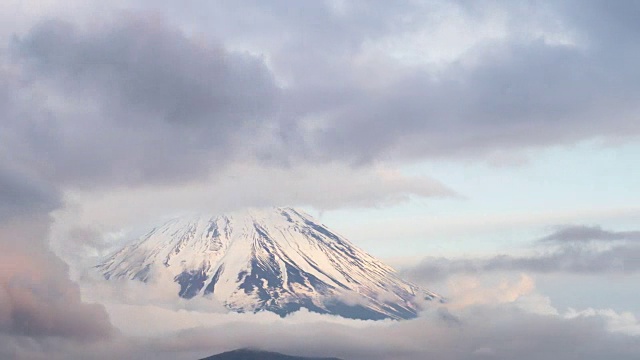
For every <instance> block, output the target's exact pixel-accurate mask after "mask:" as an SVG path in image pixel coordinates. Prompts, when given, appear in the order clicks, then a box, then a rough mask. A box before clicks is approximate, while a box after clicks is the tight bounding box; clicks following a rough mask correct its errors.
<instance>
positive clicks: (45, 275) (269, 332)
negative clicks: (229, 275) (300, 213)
mask: <svg viewBox="0 0 640 360" xmlns="http://www.w3.org/2000/svg"><path fill="white" fill-rule="evenodd" d="M639 15H640V4H638V3H637V2H634V1H616V2H606V1H595V0H594V1H592V0H587V1H584V0H583V1H572V0H562V1H553V2H547V3H543V2H531V1H517V0H516V1H499V0H495V1H490V0H487V1H483V2H471V1H436V0H428V1H427V0H425V1H393V2H390V1H374V0H370V1H346V0H327V1H320V0H317V1H305V2H299V1H284V0H282V1H280V0H269V1H250V0H246V1H222V0H220V1H203V0H201V1H199V0H187V1H180V2H177V1H166V0H155V1H150V0H129V1H125V0H114V1H110V2H102V1H93V0H88V1H87V0H83V1H79V0H67V1H61V0H46V1H42V0H38V1H34V0H27V1H17V0H8V1H6V2H5V6H3V8H2V10H0V113H2V114H3V116H2V118H0V358H7V359H107V358H113V357H114V356H116V355H117V357H120V358H131V359H146V358H158V359H196V358H198V357H201V356H205V355H210V354H213V353H216V352H219V351H222V350H229V349H233V348H236V347H244V346H257V347H262V348H266V349H268V350H277V351H284V352H289V353H294V354H306V355H322V356H339V357H342V358H344V359H354V360H357V359H423V358H429V357H433V358H442V359H512V358H514V357H516V356H517V357H518V358H522V359H542V358H554V359H559V360H564V359H605V358H606V359H609V358H615V359H637V358H638V355H639V354H640V337H639V336H640V323H639V322H638V319H639V318H640V305H639V304H638V301H637V292H638V285H637V284H638V281H639V280H640V274H639V273H640V262H639V261H638V259H640V246H639V244H640V226H639V225H638V224H639V223H640V206H639V205H638V204H639V203H640V201H639V200H640V195H639V192H638V191H637V187H638V185H637V184H639V183H640V171H636V167H637V162H638V161H637V159H640V141H639V140H640V121H639V119H638V115H637V114H638V113H639V112H638V107H639V105H638V104H639V102H638V98H640V85H639V84H640V81H639V80H640V70H639V69H638V67H637V64H638V61H639V60H640V45H638V42H637V39H638V36H640V25H638V22H637V18H638V16H639ZM265 206H294V207H300V208H302V209H305V210H306V211H308V212H309V213H311V214H313V215H314V216H316V217H317V218H319V219H320V220H321V221H322V222H323V223H325V224H326V225H327V226H329V227H330V228H331V229H334V230H336V231H337V232H339V233H340V234H342V235H344V236H345V237H347V238H348V239H350V240H351V241H352V242H353V243H355V244H356V245H357V246H359V247H361V248H363V249H365V250H367V251H368V252H370V253H371V254H373V255H374V256H376V257H378V258H380V259H382V260H384V261H386V262H388V263H389V264H391V265H393V266H394V267H395V268H396V269H398V271H399V272H400V273H401V274H402V275H403V276H405V277H406V278H408V279H410V280H411V281H414V282H415V283H417V284H420V285H423V286H425V287H427V288H429V289H432V290H434V291H437V292H439V293H441V294H443V295H444V296H446V297H447V298H448V299H450V301H449V303H447V304H445V305H441V306H433V307H431V308H428V309H426V310H425V311H424V313H423V314H421V316H420V317H419V318H418V319H416V320H411V321H406V322H378V323H372V322H362V321H352V320H344V319H338V318H333V317H331V316H321V315H317V314H310V313H306V312H302V313H300V314H296V315H294V316H292V317H288V318H286V319H284V320H282V319H279V318H278V317H276V316H275V315H274V316H270V314H259V315H251V314H249V315H247V314H221V313H219V312H215V311H210V309H207V307H206V304H201V303H198V302H183V301H178V302H176V301H172V300H171V299H172V297H171V296H172V294H169V293H166V292H163V291H157V292H154V291H149V290H148V289H145V288H143V287H141V285H139V284H128V285H127V286H126V287H123V288H119V289H116V290H114V289H113V288H110V287H107V286H105V285H104V284H101V283H99V282H97V281H95V279H93V278H91V277H90V276H88V273H89V272H90V269H91V267H92V266H93V265H95V264H96V263H97V262H98V261H99V259H100V258H101V257H103V256H105V255H107V254H108V253H109V252H111V251H113V250H114V249H115V248H117V247H118V246H119V245H121V244H122V243H124V242H126V241H130V240H131V239H133V238H135V236H137V235H139V234H141V233H143V232H144V231H145V230H148V229H149V228H150V227H153V226H155V225H157V224H158V223H159V222H162V221H164V220H166V219H167V218H170V217H173V216H177V215H180V214H183V213H186V212H212V213H224V212H227V211H234V210H238V209H241V208H245V207H265ZM131 319H136V320H137V321H131Z"/></svg>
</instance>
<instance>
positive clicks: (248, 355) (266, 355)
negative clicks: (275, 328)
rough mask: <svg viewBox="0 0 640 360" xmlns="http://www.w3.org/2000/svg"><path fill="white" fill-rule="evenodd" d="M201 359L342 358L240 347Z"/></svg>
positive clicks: (301, 359)
mask: <svg viewBox="0 0 640 360" xmlns="http://www.w3.org/2000/svg"><path fill="white" fill-rule="evenodd" d="M201 360H340V359H338V358H310V357H300V356H289V355H284V354H280V353H276V352H268V351H259V350H251V349H239V350H233V351H228V352H224V353H221V354H218V355H213V356H209V357H207V358H204V359H201Z"/></svg>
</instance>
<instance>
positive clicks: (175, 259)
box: [97, 208, 440, 320]
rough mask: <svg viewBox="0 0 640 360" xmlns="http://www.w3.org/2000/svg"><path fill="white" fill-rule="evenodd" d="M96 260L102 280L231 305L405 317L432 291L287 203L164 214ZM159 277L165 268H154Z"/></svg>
mask: <svg viewBox="0 0 640 360" xmlns="http://www.w3.org/2000/svg"><path fill="white" fill-rule="evenodd" d="M97 268H98V269H99V270H100V271H101V272H102V273H103V274H104V276H105V278H106V279H132V280H140V281H143V282H148V281H150V280H157V279H158V276H157V275H158V273H159V272H168V273H169V274H170V277H169V279H173V280H174V281H175V282H177V283H178V284H179V285H180V291H179V294H178V295H179V296H181V297H183V298H187V299H189V298H193V297H195V296H210V297H214V298H216V299H217V300H219V301H221V302H222V303H223V304H224V305H225V306H226V307H227V308H229V309H230V310H233V311H237V312H257V311H265V310H266V311H272V312H275V313H277V314H279V315H281V316H285V315H287V314H289V313H291V312H294V311H297V310H299V309H300V308H303V307H304V308H307V309H308V310H310V311H314V312H319V313H330V314H335V315H340V316H343V317H348V318H357V319H376V320H377V319H385V318H392V319H407V318H412V317H415V316H416V315H417V311H418V310H419V304H420V303H422V300H424V299H426V300H433V299H436V300H440V297H439V296H438V295H436V294H434V293H432V292H430V291H427V290H424V289H420V288H418V287H417V286H415V285H413V284H411V283H408V282H406V281H404V280H402V279H400V278H399V277H398V275H397V274H396V273H395V271H394V270H393V269H392V268H390V267H388V266H386V265H384V264H383V263H381V262H380V261H378V260H377V259H375V258H374V257H372V256H371V255H369V254H367V253H366V252H364V251H362V250H360V249H359V248H357V247H355V246H354V245H353V244H351V243H350V242H349V241H348V240H346V239H345V238H343V237H341V236H339V235H337V234H335V233H333V232H332V231H331V230H329V229H328V228H327V227H326V226H324V225H322V224H320V223H319V222H318V221H317V220H315V219H313V218H312V217H311V216H310V215H308V214H306V213H304V212H302V211H299V210H295V209H292V208H273V209H268V210H248V211H245V212H239V213H234V214H230V215H223V216H199V217H193V218H180V219H175V220H172V221H169V222H168V223H166V224H164V225H163V226H161V227H158V228H155V229H153V230H152V231H150V232H149V233H148V234H146V235H145V236H143V237H142V238H140V239H139V240H138V241H137V242H135V243H133V244H131V245H128V246H126V247H124V248H123V249H121V250H120V251H118V252H116V253H115V254H113V255H112V256H110V257H109V258H108V259H106V260H105V261H104V262H103V263H101V264H100V265H98V266H97ZM162 278H165V277H162Z"/></svg>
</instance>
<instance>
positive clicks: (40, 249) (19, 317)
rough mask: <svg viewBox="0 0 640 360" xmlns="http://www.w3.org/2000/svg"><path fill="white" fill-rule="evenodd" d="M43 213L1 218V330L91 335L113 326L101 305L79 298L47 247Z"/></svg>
mask: <svg viewBox="0 0 640 360" xmlns="http://www.w3.org/2000/svg"><path fill="white" fill-rule="evenodd" d="M47 220H48V218H47V216H46V215H45V216H41V217H36V216H31V217H28V218H20V219H12V220H7V221H3V222H1V223H0V333H2V334H3V335H4V336H7V335H11V336H18V337H25V338H29V339H31V340H32V341H38V340H39V339H47V338H51V337H56V338H66V339H74V340H78V341H94V340H98V339H103V338H107V337H109V336H110V334H111V333H112V332H113V331H114V329H113V328H112V326H111V323H110V322H109V319H108V316H107V314H106V312H105V310H104V307H102V306H101V305H95V304H86V303H83V302H82V300H81V297H80V290H79V288H78V286H77V285H76V284H75V283H73V282H71V281H70V280H69V278H68V274H67V272H66V265H65V264H64V263H63V262H61V261H60V260H59V259H58V258H56V257H55V256H54V255H53V254H52V253H51V252H50V251H49V250H48V249H47V248H46V243H44V241H43V240H44V239H46V232H47V231H48V225H49V222H48V221H47Z"/></svg>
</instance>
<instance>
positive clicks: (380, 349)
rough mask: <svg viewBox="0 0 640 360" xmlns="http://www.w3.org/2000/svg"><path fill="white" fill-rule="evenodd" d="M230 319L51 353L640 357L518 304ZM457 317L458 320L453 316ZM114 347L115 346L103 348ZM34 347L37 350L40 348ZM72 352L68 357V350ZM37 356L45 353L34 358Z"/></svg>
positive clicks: (581, 320) (628, 342)
mask: <svg viewBox="0 0 640 360" xmlns="http://www.w3.org/2000/svg"><path fill="white" fill-rule="evenodd" d="M236 315H237V316H236V318H235V319H234V320H232V321H228V322H220V323H212V324H210V325H208V326H198V327H194V328H191V329H187V330H182V331H179V332H177V333H172V334H168V335H166V336H156V337H153V338H145V337H137V338H126V339H114V340H113V341H112V342H110V343H108V344H106V345H105V344H104V343H96V344H89V345H86V346H85V347H76V348H73V349H68V348H64V347H62V346H57V347H55V346H52V347H51V348H50V349H49V350H50V351H49V352H48V353H47V356H49V358H50V359H63V358H65V356H66V358H83V359H85V358H86V359H106V358H113V357H120V358H149V357H153V358H157V359H178V360H181V359H185V360H186V359H194V358H200V357H203V356H206V355H211V354H214V353H218V352H222V351H226V350H229V349H234V348H240V347H246V346H251V347H258V348H263V349H267V350H274V351H280V352H284V353H289V354H296V355H307V356H337V357H340V358H343V359H349V360H361V359H362V360H363V359H380V360H383V359H398V360H409V359H411V360H414V359H424V358H438V359H444V360H447V359H452V360H453V359H459V360H467V359H478V358H486V357H487V356H489V358H492V359H496V360H500V359H514V358H518V359H524V360H528V359H540V358H541V357H547V358H554V359H558V360H570V359H571V360H572V359H587V360H589V359H593V360H601V359H606V358H616V359H635V358H636V357H637V353H638V351H640V338H638V337H634V336H628V335H624V334H621V333H615V332H610V331H608V330H607V326H609V325H608V324H609V323H608V322H607V319H606V316H601V315H598V314H595V315H578V316H567V317H564V316H556V315H540V314H533V313H528V312H525V311H523V310H521V309H519V308H518V307H516V306H510V305H501V306H497V307H496V306H487V305H483V306H472V307H468V308H465V309H464V310H459V311H447V310H434V311H430V312H427V313H424V314H423V315H422V316H421V317H420V318H418V319H415V320H411V321H403V322H385V323H382V322H379V323H374V324H366V326H363V324H361V323H359V322H354V321H346V320H345V321H328V320H326V316H323V315H317V314H309V313H298V314H297V315H296V316H294V317H297V318H296V319H294V318H292V319H289V318H287V319H285V320H282V319H278V318H277V317H276V316H273V318H269V319H267V318H264V319H262V320H256V319H257V318H259V317H260V316H259V315H258V316H256V315H242V314H236ZM452 317H453V318H455V319H456V321H453V320H452ZM107 349H110V351H106V350H107ZM28 350H31V352H32V353H35V354H38V349H26V350H25V349H23V351H28ZM70 355H71V356H70ZM33 358H42V355H41V356H40V357H37V356H34V357H33Z"/></svg>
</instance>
